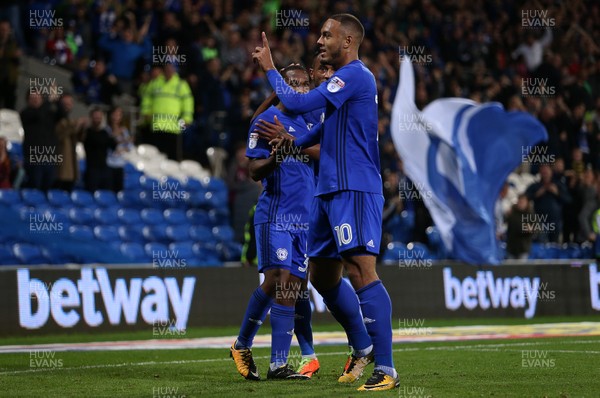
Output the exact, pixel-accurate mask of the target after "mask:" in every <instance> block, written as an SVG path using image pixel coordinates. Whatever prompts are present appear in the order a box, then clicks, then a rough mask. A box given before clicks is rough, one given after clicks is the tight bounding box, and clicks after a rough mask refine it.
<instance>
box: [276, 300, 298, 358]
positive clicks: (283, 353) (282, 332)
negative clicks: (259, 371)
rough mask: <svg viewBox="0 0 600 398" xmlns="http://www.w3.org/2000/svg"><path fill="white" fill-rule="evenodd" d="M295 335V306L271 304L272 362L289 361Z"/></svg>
mask: <svg viewBox="0 0 600 398" xmlns="http://www.w3.org/2000/svg"><path fill="white" fill-rule="evenodd" d="M293 335H294V307H286V306H285V305H281V304H277V303H274V304H273V305H272V306H271V364H274V365H275V367H276V368H278V367H280V366H282V365H285V364H286V363H287V357H288V354H289V352H290V345H291V344H292V336H293Z"/></svg>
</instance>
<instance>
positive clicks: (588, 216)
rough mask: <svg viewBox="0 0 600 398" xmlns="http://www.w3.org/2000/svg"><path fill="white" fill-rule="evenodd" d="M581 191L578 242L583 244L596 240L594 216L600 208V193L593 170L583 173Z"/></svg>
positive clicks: (589, 169)
mask: <svg viewBox="0 0 600 398" xmlns="http://www.w3.org/2000/svg"><path fill="white" fill-rule="evenodd" d="M579 191H580V193H579V196H580V197H581V202H582V204H581V207H580V210H579V214H577V220H578V221H579V231H578V234H577V242H579V243H581V242H586V241H593V240H594V233H593V229H592V216H593V214H594V212H595V210H596V209H597V208H598V191H597V187H596V177H595V175H594V171H593V170H592V169H591V168H588V169H586V171H585V172H584V173H583V178H582V179H581V183H580V185H579Z"/></svg>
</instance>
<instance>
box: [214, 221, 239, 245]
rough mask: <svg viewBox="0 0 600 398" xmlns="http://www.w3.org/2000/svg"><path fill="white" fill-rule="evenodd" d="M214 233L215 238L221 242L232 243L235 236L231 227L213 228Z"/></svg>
mask: <svg viewBox="0 0 600 398" xmlns="http://www.w3.org/2000/svg"><path fill="white" fill-rule="evenodd" d="M212 233H213V236H214V237H215V238H216V239H218V240H220V241H221V242H228V241H232V240H233V236H234V232H233V228H231V227H230V226H229V225H221V226H219V227H213V229H212Z"/></svg>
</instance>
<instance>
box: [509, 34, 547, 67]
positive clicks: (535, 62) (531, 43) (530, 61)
mask: <svg viewBox="0 0 600 398" xmlns="http://www.w3.org/2000/svg"><path fill="white" fill-rule="evenodd" d="M525 40H526V41H525V43H523V44H521V45H520V46H519V47H517V49H516V50H515V51H514V52H513V53H512V57H513V58H515V59H516V58H517V57H518V56H522V57H523V58H524V59H525V65H527V70H528V71H529V72H530V73H533V72H535V71H536V70H537V68H538V67H539V66H540V65H541V64H542V61H543V60H544V49H545V48H546V47H548V46H549V45H550V43H552V30H551V29H550V28H547V29H546V31H545V32H544V35H543V36H542V37H541V38H540V39H537V40H536V38H535V36H534V33H533V32H532V31H531V32H528V33H527V36H526V38H525Z"/></svg>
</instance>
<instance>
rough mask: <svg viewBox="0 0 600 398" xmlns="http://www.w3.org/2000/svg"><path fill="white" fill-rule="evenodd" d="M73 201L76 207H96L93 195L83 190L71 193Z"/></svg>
mask: <svg viewBox="0 0 600 398" xmlns="http://www.w3.org/2000/svg"><path fill="white" fill-rule="evenodd" d="M71 200H72V201H73V204H74V205H75V206H79V207H87V208H93V207H96V201H95V200H94V197H93V196H92V194H91V193H89V192H88V191H84V190H81V189H76V190H74V191H73V192H71Z"/></svg>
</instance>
